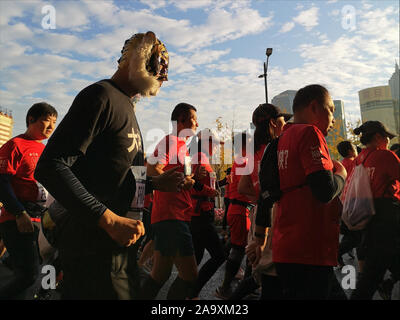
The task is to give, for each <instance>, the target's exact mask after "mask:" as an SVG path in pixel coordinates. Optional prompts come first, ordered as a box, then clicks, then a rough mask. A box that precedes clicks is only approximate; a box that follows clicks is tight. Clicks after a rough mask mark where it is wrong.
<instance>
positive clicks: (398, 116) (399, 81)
mask: <svg viewBox="0 0 400 320" xmlns="http://www.w3.org/2000/svg"><path fill="white" fill-rule="evenodd" d="M388 82H389V87H390V94H391V95H392V100H393V108H394V121H395V124H396V133H397V136H400V106H399V101H400V72H399V65H398V64H397V62H396V63H395V67H394V73H393V74H392V76H391V78H390V79H389V81H388Z"/></svg>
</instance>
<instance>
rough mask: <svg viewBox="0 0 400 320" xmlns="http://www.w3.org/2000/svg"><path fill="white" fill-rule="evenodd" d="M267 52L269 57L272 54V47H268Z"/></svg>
mask: <svg viewBox="0 0 400 320" xmlns="http://www.w3.org/2000/svg"><path fill="white" fill-rule="evenodd" d="M265 54H266V55H267V57H269V56H270V55H271V54H272V48H267V51H266V52H265Z"/></svg>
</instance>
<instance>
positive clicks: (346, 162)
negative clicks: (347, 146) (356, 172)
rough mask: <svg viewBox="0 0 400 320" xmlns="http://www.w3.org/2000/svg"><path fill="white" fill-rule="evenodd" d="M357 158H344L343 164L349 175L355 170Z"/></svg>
mask: <svg viewBox="0 0 400 320" xmlns="http://www.w3.org/2000/svg"><path fill="white" fill-rule="evenodd" d="M354 160H355V159H350V158H343V160H342V165H343V166H344V168H345V169H346V171H347V176H349V175H350V174H351V172H352V171H353V168H354V164H353V162H354Z"/></svg>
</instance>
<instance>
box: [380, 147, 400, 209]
mask: <svg viewBox="0 0 400 320" xmlns="http://www.w3.org/2000/svg"><path fill="white" fill-rule="evenodd" d="M382 163H384V164H385V165H384V168H385V175H386V176H387V177H388V181H389V185H388V187H387V189H386V191H385V195H388V196H390V197H393V198H395V199H397V200H399V201H400V159H399V158H398V157H397V155H395V154H394V153H393V152H391V151H389V152H387V153H386V152H385V158H384V159H383V161H382Z"/></svg>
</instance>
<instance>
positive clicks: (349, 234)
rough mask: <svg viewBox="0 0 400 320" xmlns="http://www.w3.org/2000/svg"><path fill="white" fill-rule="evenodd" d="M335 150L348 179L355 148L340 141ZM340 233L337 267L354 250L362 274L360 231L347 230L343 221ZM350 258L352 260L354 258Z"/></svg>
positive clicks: (340, 266) (352, 165)
mask: <svg viewBox="0 0 400 320" xmlns="http://www.w3.org/2000/svg"><path fill="white" fill-rule="evenodd" d="M336 148H337V150H338V152H339V154H340V155H341V156H342V157H343V160H342V164H343V166H344V167H345V168H346V171H347V177H349V176H350V174H351V171H352V170H353V167H354V160H355V158H356V157H357V155H358V152H357V147H356V146H355V145H354V144H352V143H351V142H350V141H342V142H340V143H339V144H338V145H337V147H336ZM340 233H341V234H343V238H342V240H341V241H340V245H339V253H338V267H339V268H342V267H343V266H344V261H343V257H342V256H343V255H344V254H345V253H347V254H349V255H350V256H352V254H351V251H352V250H353V248H356V250H357V260H358V267H359V272H360V273H362V271H363V265H364V252H363V251H364V250H362V248H361V247H360V246H359V245H360V243H361V238H362V231H361V230H357V231H354V230H349V228H347V226H346V224H345V223H344V222H343V221H340ZM352 258H353V259H354V256H353V257H352Z"/></svg>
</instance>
